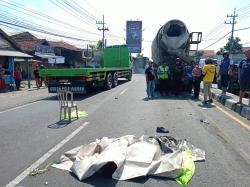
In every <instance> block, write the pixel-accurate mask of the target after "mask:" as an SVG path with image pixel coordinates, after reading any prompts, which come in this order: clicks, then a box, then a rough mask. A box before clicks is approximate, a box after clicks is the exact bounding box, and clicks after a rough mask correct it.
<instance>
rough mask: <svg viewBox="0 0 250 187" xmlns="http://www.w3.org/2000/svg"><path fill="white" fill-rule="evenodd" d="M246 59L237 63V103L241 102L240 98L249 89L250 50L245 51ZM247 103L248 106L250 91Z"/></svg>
mask: <svg viewBox="0 0 250 187" xmlns="http://www.w3.org/2000/svg"><path fill="white" fill-rule="evenodd" d="M245 55H246V57H247V59H246V60H242V61H241V62H240V64H239V69H238V76H239V79H238V80H239V83H240V93H239V102H238V103H239V104H241V103H242V98H243V97H244V96H245V92H246V91H250V50H247V51H246V52H245ZM248 105H249V106H250V93H249V101H248Z"/></svg>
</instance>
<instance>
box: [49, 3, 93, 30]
mask: <svg viewBox="0 0 250 187" xmlns="http://www.w3.org/2000/svg"><path fill="white" fill-rule="evenodd" d="M49 1H50V2H51V3H52V4H54V5H55V6H56V7H59V8H60V9H62V10H64V11H65V12H67V13H68V14H70V15H71V16H73V17H74V18H76V19H78V20H80V21H81V22H83V23H85V24H88V25H90V26H92V23H89V22H88V21H86V19H83V18H82V17H81V16H79V15H76V13H73V12H71V11H69V10H68V8H67V6H66V5H65V4H63V3H62V2H60V1H58V0H56V2H54V1H53V0H49Z"/></svg>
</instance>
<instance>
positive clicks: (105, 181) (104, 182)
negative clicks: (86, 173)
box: [69, 172, 118, 187]
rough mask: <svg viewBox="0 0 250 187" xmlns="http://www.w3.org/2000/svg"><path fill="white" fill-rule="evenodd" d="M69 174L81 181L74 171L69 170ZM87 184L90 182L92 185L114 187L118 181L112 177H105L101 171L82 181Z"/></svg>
mask: <svg viewBox="0 0 250 187" xmlns="http://www.w3.org/2000/svg"><path fill="white" fill-rule="evenodd" d="M69 174H70V175H71V176H72V177H74V178H75V179H76V180H78V181H79V179H78V178H77V176H76V175H75V174H74V173H73V172H69ZM80 182H82V183H83V186H84V183H85V184H89V185H91V186H100V187H107V186H109V187H113V186H116V185H117V183H118V181H117V180H115V179H112V178H106V177H104V176H103V175H102V174H101V173H100V172H97V173H95V174H94V175H93V176H91V177H90V178H88V179H85V180H83V181H80Z"/></svg>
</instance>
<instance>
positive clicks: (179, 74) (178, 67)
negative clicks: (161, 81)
mask: <svg viewBox="0 0 250 187" xmlns="http://www.w3.org/2000/svg"><path fill="white" fill-rule="evenodd" d="M183 79H184V67H183V65H182V62H181V59H180V58H176V60H175V65H174V68H173V86H174V92H175V95H176V96H178V95H180V94H181V91H182V89H183V84H182V81H183Z"/></svg>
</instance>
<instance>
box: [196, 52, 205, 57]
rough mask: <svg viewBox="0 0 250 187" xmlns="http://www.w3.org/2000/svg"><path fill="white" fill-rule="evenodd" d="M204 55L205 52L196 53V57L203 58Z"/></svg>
mask: <svg viewBox="0 0 250 187" xmlns="http://www.w3.org/2000/svg"><path fill="white" fill-rule="evenodd" d="M203 55H204V51H196V52H195V56H197V57H201V56H203Z"/></svg>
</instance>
